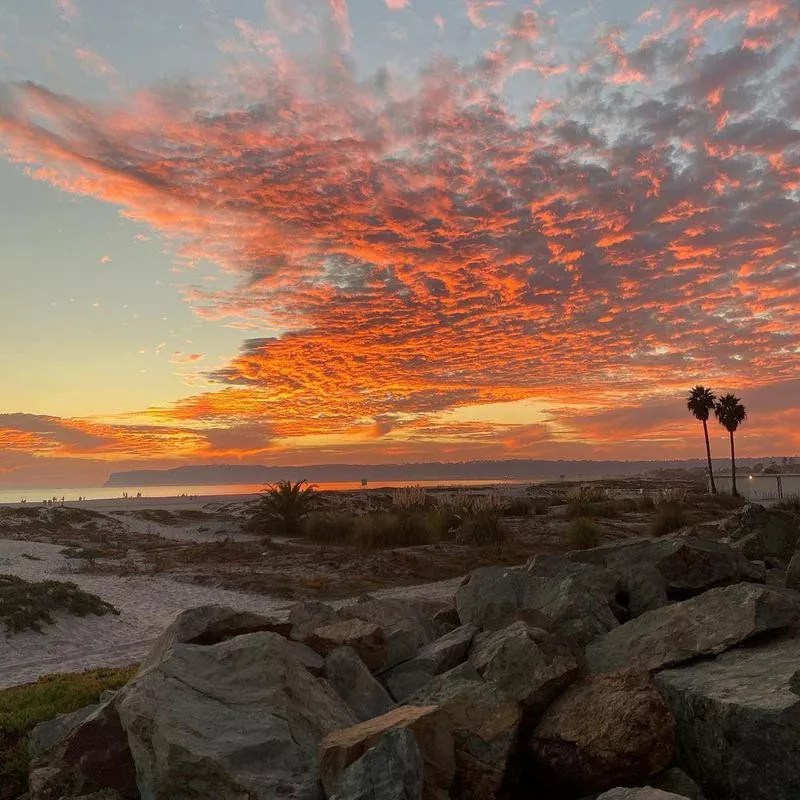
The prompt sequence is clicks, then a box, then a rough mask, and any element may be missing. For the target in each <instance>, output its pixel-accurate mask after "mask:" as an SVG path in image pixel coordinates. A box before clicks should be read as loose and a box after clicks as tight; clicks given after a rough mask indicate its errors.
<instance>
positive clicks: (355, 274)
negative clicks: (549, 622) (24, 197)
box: [0, 2, 800, 453]
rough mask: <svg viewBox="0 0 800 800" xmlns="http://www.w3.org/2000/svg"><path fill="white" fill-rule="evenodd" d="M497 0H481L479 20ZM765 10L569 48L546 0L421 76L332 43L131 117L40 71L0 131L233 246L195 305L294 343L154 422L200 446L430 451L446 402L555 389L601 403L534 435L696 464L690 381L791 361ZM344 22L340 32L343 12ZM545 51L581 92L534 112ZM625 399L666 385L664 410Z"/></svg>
mask: <svg viewBox="0 0 800 800" xmlns="http://www.w3.org/2000/svg"><path fill="white" fill-rule="evenodd" d="M273 5H275V4H273ZM495 5H496V3H492V4H487V3H480V2H473V3H471V4H470V8H471V9H472V10H473V12H474V13H475V14H477V16H475V18H474V19H473V23H474V22H475V20H478V21H479V22H483V21H484V20H485V18H484V17H483V16H482V14H483V12H485V11H487V9H491V8H492V7H493V6H495ZM773 5H774V6H775V12H774V14H773V12H772V11H771V10H770V9H771V8H773V6H768V5H766V4H762V5H760V6H758V7H757V9H756V6H753V5H747V4H744V3H733V2H730V3H718V4H716V5H712V4H709V3H694V4H682V3H677V4H676V5H675V6H674V8H678V7H680V8H682V9H683V10H693V11H692V13H694V14H695V15H694V16H692V14H689V13H687V14H686V15H685V17H684V18H683V21H681V22H680V23H679V24H677V25H675V26H674V27H672V28H670V29H665V30H664V31H662V32H661V33H660V35H659V36H658V37H657V38H653V39H646V40H637V39H635V37H630V36H629V35H625V34H624V33H623V32H622V31H617V30H613V31H608V30H606V31H603V32H602V33H601V35H599V36H598V37H597V39H596V41H594V42H593V43H592V44H591V46H590V47H587V48H585V49H584V50H583V51H582V52H581V53H580V58H579V59H576V58H575V57H574V56H571V55H570V51H569V48H565V47H563V48H562V47H560V46H559V43H558V31H557V30H556V29H555V26H554V25H553V23H552V21H551V20H550V19H549V18H547V17H544V16H540V15H539V14H538V13H534V12H532V11H530V12H529V13H526V14H523V15H520V16H519V17H517V18H516V19H515V20H514V21H513V22H512V23H511V24H509V25H508V26H506V27H505V28H503V29H502V30H500V31H498V33H497V40H496V41H495V43H494V44H493V45H492V47H491V48H489V49H488V50H487V51H486V52H484V53H483V54H482V55H481V57H480V58H478V59H476V61H475V62H474V63H456V62H453V61H449V60H446V59H445V58H444V57H440V58H438V59H436V60H434V61H433V62H432V63H430V64H428V65H427V66H426V68H425V69H424V70H423V71H422V72H421V73H420V75H419V76H418V77H417V78H416V79H414V80H408V81H402V80H401V79H400V77H399V76H397V75H393V74H390V73H389V72H388V71H387V70H383V71H381V72H380V73H378V74H376V75H374V76H366V77H365V76H363V75H362V74H361V73H360V72H359V71H358V70H357V69H356V67H355V66H354V65H353V64H352V63H350V62H349V61H348V59H346V58H344V57H342V55H341V54H340V53H337V52H335V51H330V50H329V51H328V52H326V53H325V55H324V56H321V57H320V60H319V61H318V62H316V63H313V62H312V61H310V60H308V59H307V60H305V61H303V62H299V61H293V60H292V59H291V58H289V57H288V56H286V55H285V54H284V55H283V56H282V58H281V61H280V64H276V63H274V62H271V61H270V62H269V63H267V64H266V65H265V64H264V63H263V62H259V63H258V64H257V65H251V70H252V71H251V72H248V73H247V74H248V75H250V76H257V79H256V77H253V79H252V80H239V79H238V78H236V79H233V80H232V82H231V83H228V84H223V85H220V84H215V85H207V86H202V85H188V84H186V85H172V86H171V87H170V88H169V89H163V88H153V89H152V90H150V91H149V92H140V93H138V94H137V95H135V96H132V97H123V98H121V100H120V101H119V102H118V104H117V105H114V106H103V105H97V104H90V103H87V102H83V101H80V100H78V99H77V98H74V97H69V96H64V95H59V94H56V93H54V92H52V91H50V90H48V89H47V88H45V87H42V86H39V85H35V84H31V83H28V84H22V85H19V86H16V87H14V88H13V89H10V90H9V91H8V96H7V98H6V100H5V101H4V102H3V104H2V105H0V137H3V139H4V141H5V142H6V146H7V153H8V155H9V157H10V158H11V159H13V160H15V161H17V162H20V163H22V164H24V165H25V167H26V168H27V169H28V170H29V171H30V174H31V175H32V176H33V177H34V178H36V179H39V180H44V181H48V182H49V183H51V184H53V185H55V186H58V187H60V188H61V189H63V190H64V191H67V192H71V193H75V194H80V195H87V196H92V197H95V198H99V199H101V200H104V201H106V202H108V203H112V204H115V205H118V206H120V207H122V208H123V213H124V214H125V215H126V216H127V217H129V218H131V219H133V220H136V221H137V222H141V223H145V224H147V225H149V226H150V227H151V228H153V229H154V230H155V231H157V232H158V233H160V234H161V235H162V236H163V237H165V238H166V239H168V240H169V241H170V242H171V243H172V244H173V246H174V248H175V250H176V252H177V253H178V258H179V259H180V260H181V261H182V262H185V263H196V262H199V261H206V262H212V263H216V264H218V265H219V267H220V269H221V270H223V271H224V272H225V273H226V274H227V275H228V276H229V278H230V280H226V281H225V282H224V285H225V286H226V287H227V288H225V289H217V288H216V284H206V285H203V286H196V285H187V286H185V287H184V288H183V291H184V296H185V297H186V299H187V301H188V302H190V303H191V304H192V305H193V306H194V308H195V310H196V312H197V313H198V314H199V315H200V316H201V317H203V318H206V319H211V320H221V321H225V323H226V324H232V325H236V326H240V327H242V328H243V329H249V330H256V331H258V332H259V333H261V332H262V331H263V330H271V331H280V332H281V333H280V334H274V335H272V336H263V335H261V336H258V335H256V336H253V337H252V338H251V339H248V340H247V341H246V342H244V344H243V346H242V349H241V352H240V353H239V354H238V355H237V356H235V357H234V358H232V359H231V360H230V361H229V363H227V364H226V365H225V366H224V367H222V368H221V369H218V370H216V371H213V372H212V373H210V375H209V376H208V377H209V378H210V379H211V380H212V381H214V382H215V384H216V386H217V391H213V392H206V393H200V394H197V395H195V396H192V397H187V398H185V399H184V400H182V401H180V402H178V403H176V404H174V405H173V406H169V407H166V408H154V409H150V410H148V412H147V414H148V420H149V421H150V422H151V423H152V425H153V426H164V428H165V429H167V430H169V431H172V434H173V435H175V436H176V437H178V438H177V442H178V447H179V449H180V450H181V452H188V451H189V448H191V447H194V448H195V451H193V452H195V453H205V452H209V448H210V445H209V443H208V439H207V438H204V436H203V434H202V433H200V432H198V431H197V430H195V429H194V428H192V425H195V424H197V423H198V422H201V423H202V424H203V425H205V426H206V427H208V428H213V429H215V430H224V429H227V428H231V429H237V428H243V429H245V430H246V429H248V426H250V425H254V424H255V425H257V426H258V425H264V424H268V425H269V427H270V431H271V432H272V434H273V436H274V441H273V443H272V445H271V446H272V447H278V446H280V447H284V448H286V449H284V450H283V451H282V452H290V449H289V448H290V445H288V444H286V442H288V441H289V440H291V439H293V438H297V439H298V440H300V439H302V437H314V436H317V437H319V436H341V437H348V436H349V437H352V439H353V441H356V440H358V441H359V442H360V443H361V445H363V446H365V447H372V446H373V444H372V442H374V441H380V442H381V443H382V444H383V445H384V446H386V447H395V448H398V449H395V450H394V451H393V452H394V453H397V452H400V450H402V448H406V449H408V448H412V449H413V447H416V446H417V444H419V442H420V441H421V440H420V438H419V436H420V433H419V432H420V431H422V432H423V434H424V436H425V437H428V439H426V441H433V438H432V437H434V436H435V430H434V429H435V425H433V424H432V422H431V420H432V419H434V418H435V415H436V414H438V413H440V412H442V411H443V410H446V409H453V408H460V407H464V406H468V405H478V404H488V403H495V402H502V401H513V400H522V399H525V398H536V399H540V400H542V401H546V402H548V403H550V404H551V405H552V406H553V407H554V408H556V409H560V408H562V407H563V408H568V409H569V408H572V407H573V406H574V405H575V404H580V403H582V402H583V403H585V402H587V401H588V402H591V403H592V404H593V406H594V409H595V411H596V412H597V414H600V415H601V416H597V417H591V416H588V417H586V418H585V419H584V421H583V422H582V423H581V422H580V419H579V417H580V414H577V415H574V414H573V415H570V414H566V415H564V416H563V417H562V416H559V415H558V414H554V417H553V420H552V422H550V423H541V426H543V427H534V428H531V430H530V431H529V432H528V435H529V436H530V437H531V442H532V443H535V446H536V447H540V448H545V447H547V448H554V449H552V450H551V451H552V452H557V451H558V448H559V447H565V446H566V445H567V442H566V441H565V440H564V439H563V436H562V434H561V433H560V431H562V430H571V431H572V432H573V433H572V436H573V439H572V441H573V442H577V443H578V444H580V443H581V441H584V442H586V443H594V444H586V446H587V447H594V446H596V447H598V448H612V447H613V446H614V442H616V443H617V446H620V447H621V446H622V445H620V443H621V442H623V441H625V440H626V439H628V438H630V439H631V441H632V444H631V448H632V450H631V452H634V449H635V448H640V450H643V449H645V448H646V447H651V448H652V447H662V446H663V447H664V448H665V449H666V451H668V452H675V453H678V452H679V451H680V449H681V448H686V447H687V446H693V445H688V442H689V441H690V439H688V438H687V437H690V436H692V435H693V434H692V433H689V434H687V433H686V432H685V431H684V430H683V427H682V426H683V424H684V423H683V422H682V421H681V419H680V417H679V416H675V415H674V414H673V413H672V412H669V411H668V410H667V409H668V408H669V407H671V405H670V404H672V403H677V407H680V403H681V397H682V394H683V392H684V391H685V388H686V385H687V384H691V382H692V381H693V380H694V381H700V380H702V381H703V382H704V383H706V382H709V383H711V384H712V385H733V386H738V387H740V388H741V390H742V392H743V393H745V394H747V393H750V394H751V395H752V394H753V393H755V392H757V391H761V390H762V388H763V387H769V386H773V385H777V384H782V383H783V382H785V381H787V380H789V379H790V378H791V376H792V375H794V374H795V372H796V367H797V359H798V354H799V353H800V275H799V274H798V266H797V265H798V264H799V263H800V244H798V241H797V237H796V236H794V231H795V230H796V229H797V221H798V212H800V203H799V201H798V194H797V192H798V187H799V186H800V143H799V142H798V134H797V131H796V125H795V121H796V115H794V114H795V112H794V111H793V109H795V106H796V105H797V103H798V102H800V101H798V96H797V95H796V89H794V90H793V89H792V87H793V86H794V85H795V82H793V76H795V77H796V70H794V69H793V67H792V64H793V55H794V54H796V45H795V44H794V42H793V38H792V32H791V31H792V29H791V27H790V26H787V28H786V30H785V31H781V30H777V31H771V32H770V41H771V43H772V44H771V46H770V48H769V49H766V50H763V49H755V50H754V49H750V48H748V47H743V46H742V43H743V42H744V41H745V40H746V38H747V37H751V36H752V35H753V31H752V30H751V28H752V25H753V24H757V25H763V24H773V23H774V20H775V19H776V18H777V19H783V18H784V17H783V15H789V16H788V17H787V18H790V16H791V9H790V7H789V6H788V5H786V4H781V3H776V4H773ZM275 7H276V8H277V5H275ZM754 9H756V10H758V9H760V10H758V13H757V14H755V16H753V12H754ZM332 11H333V15H334V18H335V19H336V20H337V23H338V25H339V30H340V31H341V32H342V35H345V34H346V32H347V31H348V30H349V19H348V16H347V7H346V5H345V4H343V3H341V4H334V5H333V6H332ZM712 11H719V14H716V15H712V16H711V17H709V18H708V19H706V20H704V22H703V24H702V26H701V28H702V32H703V35H704V36H705V37H707V38H702V39H701V40H699V41H695V40H694V39H693V38H691V37H693V36H695V34H694V33H690V32H691V31H694V25H695V23H696V21H697V20H698V19H699V17H698V16H697V15H699V14H701V13H705V12H712ZM695 12H696V13H695ZM775 14H777V15H778V16H777V17H775ZM345 23H346V25H345ZM717 27H719V30H717ZM715 31H716V32H717V33H718V34H719V38H714V37H712V35H711V34H712V33H714V32H715ZM723 33H724V34H725V37H724V41H725V43H726V44H725V46H724V47H722V49H719V48H720V47H721V46H720V45H719V44H718V42H719V41H722V40H723V37H722V34H723ZM737 36H738V37H739V38H738V40H736V37H737ZM687 37H689V38H687ZM712 40H713V41H714V42H717V44H714V45H711V44H709V42H710V41H712ZM253 41H255V40H253ZM548 65H549V66H550V68H552V69H555V68H556V67H558V68H559V69H560V68H561V67H564V68H565V69H566V72H563V71H562V75H563V77H560V78H553V79H552V80H554V81H559V82H562V83H563V86H562V89H561V93H560V94H559V95H558V96H556V97H554V98H552V99H551V98H548V97H543V98H540V99H538V100H537V101H536V105H535V106H534V107H533V108H532V109H524V110H523V112H522V113H520V112H519V109H518V108H516V107H515V106H514V104H513V103H511V102H510V100H509V99H508V98H507V97H506V96H505V95H504V85H505V81H506V80H507V78H508V77H509V76H511V75H513V74H514V73H515V72H516V71H518V70H520V69H531V70H539V71H540V72H541V70H545V71H546V69H547V68H548ZM241 74H242V73H234V75H236V76H239V77H240V76H241ZM793 115H794V116H793ZM193 355H198V354H188V355H187V354H183V353H180V354H176V356H174V357H175V358H180V359H190V358H191V357H192V356H193ZM182 363H183V362H182ZM631 398H656V399H658V403H657V404H656V405H655V406H650V408H653V409H657V411H654V415H655V416H654V421H653V423H652V428H647V427H646V426H644V424H643V420H644V417H641V407H648V405H647V403H638V402H632V401H631ZM792 403H794V404H795V405H794V406H792V405H791V404H792ZM616 407H620V408H630V409H639V410H631V411H630V413H629V414H628V415H627V416H623V417H622V418H618V417H615V416H614V415H613V414H612V413H611V411H609V409H611V410H613V409H614V408H616ZM789 407H792V408H794V407H796V401H792V400H790V399H788V397H787V398H786V399H785V403H784V405H783V406H782V408H783V409H786V408H789ZM676 413H677V412H676ZM776 413H777V412H776ZM637 414H639V415H640V422H641V423H642V426H641V427H640V429H638V430H639V433H640V434H641V436H638V435H633V436H631V435H630V434H629V432H630V430H634V429H632V428H629V427H628V426H629V424H630V421H631V419H632V418H633V417H634V416H636V415H637ZM387 420H388V421H387ZM536 425H539V423H536ZM426 426H427V427H426ZM751 430H758V428H757V426H753V427H752V428H751ZM483 431H484V432H486V431H488V440H486V439H484V437H483V434H481V433H480V431H476V430H475V429H470V430H467V429H462V430H461V431H460V432H459V433H458V435H457V436H456V434H455V433H453V436H454V437H455V438H456V440H457V442H461V443H462V445H463V446H464V452H467V451H468V452H476V448H480V449H481V452H488V451H490V450H491V448H492V447H494V448H495V451H496V452H497V451H500V452H501V451H502V446H503V445H502V443H503V442H505V441H507V440H508V439H509V438H513V435H514V434H513V432H511V431H513V429H509V430H506V429H504V428H503V427H502V425H500V423H499V422H498V426H495V427H493V426H486V427H484V428H483ZM376 433H378V434H379V435H378V436H376V435H375V434H376ZM445 433H448V435H449V434H450V433H452V432H451V431H450V432H445V431H444V429H442V435H443V436H444V435H445ZM759 435H760V436H764V437H766V436H767V432H766V431H764V430H762V432H761V433H760V434H759ZM131 436H132V439H131V441H132V442H133V445H132V446H136V442H137V436H138V434H137V433H136V432H134V433H132V434H131ZM581 437H585V438H584V439H582V438H581ZM786 438H787V441H789V437H788V436H787V437H786ZM478 439H480V442H478V441H477V440H478ZM468 440H469V444H468V445H467V444H465V442H467V441H468ZM278 442H280V443H281V444H280V445H279V444H277V443H278ZM412 443H413V447H412ZM451 444H453V443H451ZM338 446H340V445H339V444H337V447H338ZM420 446H421V445H420ZM453 446H454V447H455V446H456V444H453ZM576 446H577V445H576ZM341 447H342V448H344V447H345V445H341ZM498 449H499V450H498ZM640 450H635V452H640ZM340 452H343V450H340ZM387 452H388V451H387Z"/></svg>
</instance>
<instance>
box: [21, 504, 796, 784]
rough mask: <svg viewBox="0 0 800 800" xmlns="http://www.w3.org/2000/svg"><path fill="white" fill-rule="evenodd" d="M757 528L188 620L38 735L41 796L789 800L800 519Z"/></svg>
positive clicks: (36, 770)
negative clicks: (414, 597)
mask: <svg viewBox="0 0 800 800" xmlns="http://www.w3.org/2000/svg"><path fill="white" fill-rule="evenodd" d="M758 519H764V520H767V519H768V515H767V516H764V515H763V514H761V512H760V511H758V510H756V511H752V510H751V511H748V512H746V513H745V514H743V515H741V516H740V521H741V525H742V526H747V530H746V532H742V531H739V530H737V529H736V527H735V524H736V520H734V527H733V528H732V529H729V530H720V531H719V537H720V540H717V539H712V538H709V536H708V534H707V533H706V534H705V535H703V536H695V535H691V532H689V535H673V536H671V537H666V538H663V539H658V540H638V541H636V542H625V543H620V544H618V545H612V546H604V547H600V548H595V549H593V550H584V551H579V552H574V553H567V554H563V555H548V556H539V557H536V558H534V559H533V560H532V561H531V562H530V563H529V564H527V565H524V566H520V567H518V568H499V567H498V568H493V567H490V568H484V569H479V570H476V571H475V572H474V573H472V574H471V575H470V576H468V577H467V578H466V579H465V581H464V583H463V584H462V585H461V587H460V588H459V589H458V591H457V593H456V595H455V598H454V601H453V604H452V606H447V605H445V604H438V603H425V602H414V601H400V600H391V601H389V600H379V599H374V598H369V597H366V598H363V599H362V600H361V601H359V602H356V603H352V604H351V605H348V606H345V607H343V608H339V609H334V608H332V607H330V606H327V605H324V604H321V603H304V604H298V605H297V606H295V607H294V608H293V609H292V611H291V613H290V615H289V619H288V622H286V621H277V620H270V619H267V618H264V617H259V616H257V615H251V614H242V613H240V612H236V611H234V610H233V609H228V608H221V607H204V608H199V609H192V610H190V611H187V612H184V613H183V614H182V615H180V616H179V617H178V618H177V619H176V621H175V622H174V623H173V625H172V626H171V627H170V628H169V629H168V630H167V631H166V632H165V634H164V635H163V636H162V637H161V640H160V641H159V642H158V643H157V645H156V646H155V648H154V649H153V652H152V653H151V655H150V657H149V658H148V659H147V660H146V661H145V662H144V663H143V664H142V666H141V669H140V671H139V673H138V674H137V675H136V676H135V677H134V678H133V680H132V681H131V682H130V683H129V684H128V685H127V686H125V687H124V688H123V689H121V690H120V691H119V692H117V693H116V694H115V695H114V696H113V697H110V698H106V700H105V702H103V703H101V704H99V705H98V706H96V707H93V708H90V709H86V710H85V711H84V712H83V713H78V714H73V715H70V716H69V717H65V718H61V719H58V720H54V721H51V722H47V723H44V724H43V725H42V726H40V728H39V729H37V730H36V731H35V732H34V736H33V737H32V740H33V741H34V742H36V743H37V744H36V747H35V752H34V753H33V755H34V760H33V769H32V771H31V775H30V793H29V798H30V800H58V799H61V800H64V799H72V798H84V800H89V798H94V800H119V798H128V799H129V800H136V798H141V799H142V800H197V799H198V798H214V799H215V800H267V799H268V798H269V799H272V798H289V800H291V799H292V798H295V799H297V800H323V798H328V799H329V800H333V799H334V798H335V800H423V799H424V800H446V799H447V798H452V799H453V800H495V799H500V798H502V799H503V800H584V799H586V800H588V798H591V799H592V800H681V798H683V799H684V800H687V799H688V800H797V799H798V798H800V672H799V671H798V670H800V633H799V632H798V631H800V593H798V592H797V591H795V590H794V589H793V588H788V587H786V586H785V585H784V583H785V574H786V569H787V566H788V564H787V562H788V561H789V560H791V558H792V555H793V553H794V547H796V544H797V540H798V539H800V520H798V519H797V518H796V517H793V518H792V519H793V520H794V523H793V524H794V525H795V528H794V533H792V531H791V530H789V529H788V528H787V527H786V525H785V522H786V521H785V519H784V518H781V521H780V524H781V527H780V533H779V534H773V532H768V533H764V534H763V535H761V536H760V535H759V532H758V528H757V521H758ZM773 523H774V520H771V521H770V524H773ZM737 534H741V535H737ZM722 537H727V540H726V541H722V540H721V539H722ZM792 537H794V540H793V542H792ZM745 539H746V542H747V543H750V544H747V546H745V547H742V546H738V544H739V543H740V542H742V541H743V540H745ZM773 539H777V541H778V544H779V546H778V545H775V546H773V544H774V542H773ZM757 541H761V542H763V543H764V545H763V547H761V545H759V547H760V548H761V549H758V548H756V549H752V550H751V548H754V547H755V545H752V543H753V542H757ZM789 544H793V547H791V548H790V547H789ZM767 550H769V552H770V553H779V555H772V556H769V558H770V559H772V560H771V561H769V562H767V561H766V559H765V558H764V556H765V553H766V551H767ZM748 553H750V554H751V555H753V556H762V557H761V558H756V559H753V560H751V559H750V557H748ZM797 558H798V560H800V556H798V557H797ZM790 575H791V571H790Z"/></svg>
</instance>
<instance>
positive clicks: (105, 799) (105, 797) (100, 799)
mask: <svg viewBox="0 0 800 800" xmlns="http://www.w3.org/2000/svg"><path fill="white" fill-rule="evenodd" d="M69 800H123V798H122V795H121V794H117V792H115V791H113V790H111V789H103V790H101V791H99V792H92V793H91V794H82V795H80V797H71V798H69Z"/></svg>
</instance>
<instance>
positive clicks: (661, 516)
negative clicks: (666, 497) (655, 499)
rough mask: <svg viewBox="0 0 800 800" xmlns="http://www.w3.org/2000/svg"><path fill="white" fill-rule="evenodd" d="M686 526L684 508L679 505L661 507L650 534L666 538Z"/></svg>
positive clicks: (651, 526)
mask: <svg viewBox="0 0 800 800" xmlns="http://www.w3.org/2000/svg"><path fill="white" fill-rule="evenodd" d="M686 524H687V519H686V512H685V511H684V509H683V506H681V505H677V504H674V505H666V506H661V507H660V508H659V510H658V513H657V514H656V516H655V517H654V519H653V521H652V523H651V525H650V532H651V533H652V535H653V536H666V534H668V533H672V532H673V531H677V530H678V529H679V528H682V527H683V526H684V525H686Z"/></svg>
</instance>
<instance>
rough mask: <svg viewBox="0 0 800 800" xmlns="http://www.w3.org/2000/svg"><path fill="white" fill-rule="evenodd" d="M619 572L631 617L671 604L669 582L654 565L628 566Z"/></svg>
mask: <svg viewBox="0 0 800 800" xmlns="http://www.w3.org/2000/svg"><path fill="white" fill-rule="evenodd" d="M618 571H619V575H620V579H621V581H622V585H623V586H624V594H625V603H626V605H627V608H628V611H629V612H630V615H631V617H639V616H641V615H642V614H644V613H645V612H647V611H653V610H655V609H656V608H662V607H663V606H666V605H668V604H669V598H668V597H667V581H666V579H665V578H664V576H663V575H662V574H661V573H660V572H659V570H658V568H657V567H656V566H655V565H654V564H647V563H645V564H636V565H635V566H630V565H626V566H621V567H619V568H618Z"/></svg>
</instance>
